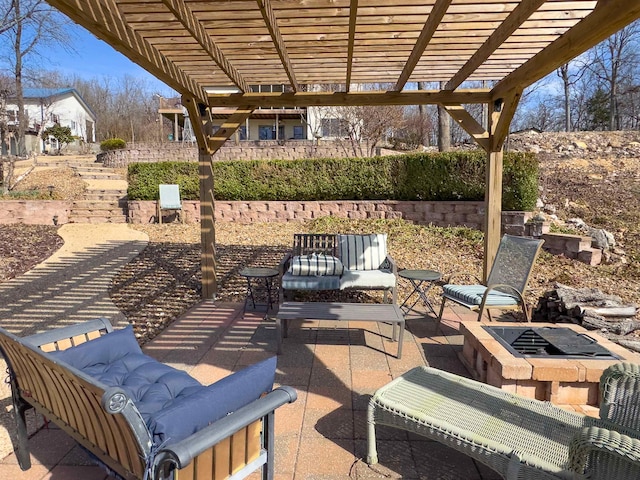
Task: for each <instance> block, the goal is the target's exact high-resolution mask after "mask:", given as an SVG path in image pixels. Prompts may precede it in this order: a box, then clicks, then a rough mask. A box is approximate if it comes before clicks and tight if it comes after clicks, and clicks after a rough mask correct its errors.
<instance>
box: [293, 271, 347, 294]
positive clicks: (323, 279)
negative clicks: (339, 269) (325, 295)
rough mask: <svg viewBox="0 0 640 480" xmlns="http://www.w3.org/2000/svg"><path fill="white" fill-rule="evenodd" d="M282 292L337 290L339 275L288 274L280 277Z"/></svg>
mask: <svg viewBox="0 0 640 480" xmlns="http://www.w3.org/2000/svg"><path fill="white" fill-rule="evenodd" d="M282 288H283V289H284V290H338V289H339V288H340V276H339V275H318V276H316V275H293V274H291V273H289V272H287V273H285V274H284V275H282Z"/></svg>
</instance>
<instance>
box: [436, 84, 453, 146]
mask: <svg viewBox="0 0 640 480" xmlns="http://www.w3.org/2000/svg"><path fill="white" fill-rule="evenodd" d="M444 87H445V83H444V82H441V83H440V88H444ZM438 150H439V151H440V152H447V151H449V150H451V117H450V116H449V114H448V113H447V111H446V110H445V108H444V107H443V106H442V105H438Z"/></svg>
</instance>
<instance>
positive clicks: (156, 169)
mask: <svg viewBox="0 0 640 480" xmlns="http://www.w3.org/2000/svg"><path fill="white" fill-rule="evenodd" d="M127 177H128V182H129V189H128V191H127V194H128V196H129V198H130V199H131V200H157V199H158V185H160V184H161V183H169V184H174V183H175V184H178V185H179V186H180V198H182V199H183V200H199V199H200V183H199V179H198V164H197V163H195V162H158V163H132V164H130V165H129V169H128V172H127Z"/></svg>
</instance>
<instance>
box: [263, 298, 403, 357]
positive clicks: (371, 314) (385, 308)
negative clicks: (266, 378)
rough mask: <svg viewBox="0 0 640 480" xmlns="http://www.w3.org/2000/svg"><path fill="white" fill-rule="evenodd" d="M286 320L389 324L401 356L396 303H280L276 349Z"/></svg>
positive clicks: (400, 318) (400, 319)
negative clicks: (391, 326)
mask: <svg viewBox="0 0 640 480" xmlns="http://www.w3.org/2000/svg"><path fill="white" fill-rule="evenodd" d="M289 320H334V321H343V322H384V323H391V324H392V325H393V338H392V339H393V340H394V341H397V342H398V353H397V355H396V356H397V358H401V356H402V342H403V337H404V325H405V322H404V315H403V314H402V310H401V309H400V307H399V306H398V305H395V304H389V303H338V302H284V303H282V304H281V305H280V306H279V309H278V313H277V314H276V330H277V332H276V336H277V351H278V353H279V354H280V353H282V338H283V337H287V331H288V323H289Z"/></svg>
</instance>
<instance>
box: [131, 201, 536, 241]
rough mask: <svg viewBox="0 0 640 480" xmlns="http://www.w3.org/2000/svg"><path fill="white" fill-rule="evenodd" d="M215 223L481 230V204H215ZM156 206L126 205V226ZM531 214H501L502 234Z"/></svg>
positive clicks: (151, 217)
mask: <svg viewBox="0 0 640 480" xmlns="http://www.w3.org/2000/svg"><path fill="white" fill-rule="evenodd" d="M182 205H183V209H184V211H185V219H186V222H187V223H191V222H198V221H200V202H198V201H183V203H182ZM215 213H216V221H217V222H235V223H244V224H248V223H258V222H295V221H304V220H311V219H314V218H319V217H326V216H333V217H338V218H350V219H393V218H401V219H404V220H408V221H410V222H413V223H416V224H420V225H429V224H432V225H435V226H438V227H449V226H461V227H462V226H464V227H470V228H475V229H478V230H482V229H483V222H484V203H483V202H401V201H390V200H387V201H375V202H371V201H313V202H275V201H274V202H265V201H252V202H244V201H224V200H217V201H216V203H215ZM155 216H156V202H154V201H130V202H129V223H152V222H154V221H155ZM531 216H532V214H531V212H503V213H502V227H503V232H504V233H510V234H513V235H524V229H525V227H524V225H525V223H526V222H527V220H528V219H529V218H531Z"/></svg>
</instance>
